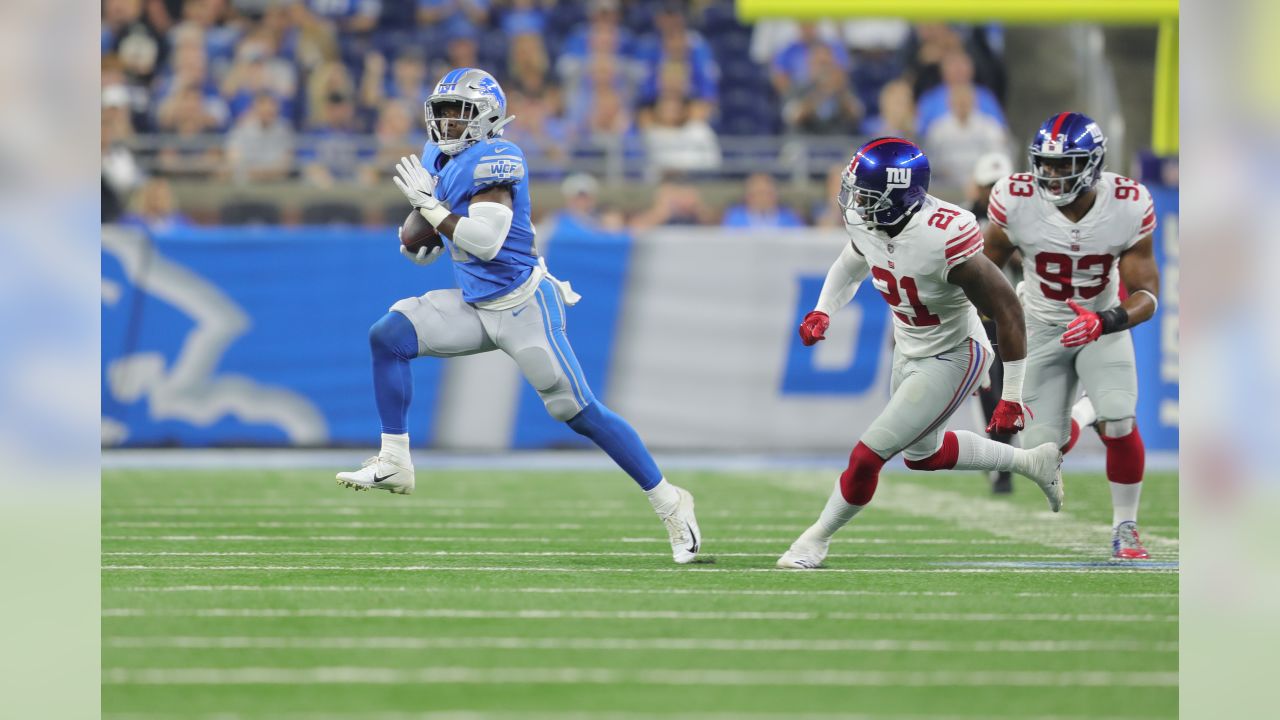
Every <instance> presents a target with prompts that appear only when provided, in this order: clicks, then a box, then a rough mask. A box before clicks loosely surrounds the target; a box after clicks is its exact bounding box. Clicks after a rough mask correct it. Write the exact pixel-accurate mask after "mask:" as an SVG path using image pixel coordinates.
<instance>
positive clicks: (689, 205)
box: [631, 178, 716, 230]
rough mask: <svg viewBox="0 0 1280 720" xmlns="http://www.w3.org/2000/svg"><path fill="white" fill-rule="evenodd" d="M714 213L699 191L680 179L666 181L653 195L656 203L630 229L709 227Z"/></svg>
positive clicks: (641, 213) (632, 220)
mask: <svg viewBox="0 0 1280 720" xmlns="http://www.w3.org/2000/svg"><path fill="white" fill-rule="evenodd" d="M715 221H716V217H715V214H714V213H712V212H711V210H709V209H708V208H707V206H706V205H705V204H704V203H703V201H702V194H701V193H699V192H698V188H697V186H695V185H692V184H690V183H688V182H685V181H683V180H681V179H678V178H667V179H664V180H663V181H662V182H661V183H659V184H658V187H657V189H656V190H655V191H654V193H653V204H652V205H650V206H649V208H648V209H646V210H642V211H641V212H639V213H637V214H636V215H635V216H634V217H632V218H631V229H633V230H648V229H650V228H655V227H660V226H664V225H710V224H713V223H714V222H715Z"/></svg>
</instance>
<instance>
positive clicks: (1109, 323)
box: [1098, 305, 1129, 335]
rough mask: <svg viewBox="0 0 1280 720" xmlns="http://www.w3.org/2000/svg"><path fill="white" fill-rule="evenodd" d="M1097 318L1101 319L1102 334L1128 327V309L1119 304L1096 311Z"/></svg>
mask: <svg viewBox="0 0 1280 720" xmlns="http://www.w3.org/2000/svg"><path fill="white" fill-rule="evenodd" d="M1098 319H1099V320H1101V321H1102V334H1103V335H1106V334H1107V333H1113V332H1119V331H1121V330H1124V329H1125V328H1127V327H1129V311H1128V310H1125V309H1124V308H1123V307H1121V306H1119V305H1117V306H1116V307H1113V308H1111V309H1110V310H1103V311H1102V312H1100V313H1098Z"/></svg>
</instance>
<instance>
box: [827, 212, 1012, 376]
mask: <svg viewBox="0 0 1280 720" xmlns="http://www.w3.org/2000/svg"><path fill="white" fill-rule="evenodd" d="M845 227H846V229H847V230H848V232H849V239H850V240H852V241H853V247H854V249H855V250H857V251H858V252H859V253H860V254H861V255H862V256H863V257H864V258H865V259H866V261H867V264H868V265H870V266H871V283H872V284H873V285H875V288H876V290H879V291H880V294H881V295H883V296H884V299H885V301H887V302H888V303H889V309H890V310H892V311H893V339H894V341H895V342H896V343H897V345H898V350H899V351H900V352H901V353H902V354H903V355H905V356H907V357H909V358H921V357H929V356H932V355H938V354H940V353H944V352H946V351H948V350H950V349H952V348H954V347H955V346H957V345H959V344H960V343H962V342H964V341H965V340H967V339H969V338H973V339H975V340H977V341H978V342H980V343H982V344H983V345H985V346H987V347H988V348H989V347H990V344H989V341H988V340H987V334H986V332H985V331H984V330H983V329H982V321H981V320H979V319H978V312H977V311H976V310H975V309H974V307H973V304H972V303H970V302H969V298H968V297H966V296H965V294H964V290H962V289H961V288H960V286H958V285H952V284H951V283H949V282H947V275H948V274H949V273H950V272H951V269H952V268H954V267H955V266H957V265H959V264H960V263H962V262H964V261H965V260H968V259H969V258H971V257H973V256H974V255H977V254H979V253H981V252H982V233H981V232H980V231H979V230H978V220H977V218H975V217H974V215H973V213H971V212H969V211H968V210H965V209H964V208H961V207H958V206H956V205H952V204H951V203H948V202H944V201H942V200H939V199H938V198H935V197H933V196H932V195H928V196H926V197H925V202H924V204H923V205H922V206H921V207H920V210H919V211H917V212H916V213H915V214H914V215H912V216H911V218H910V219H908V220H907V224H906V227H904V228H903V229H902V232H900V233H898V235H897V236H896V237H893V238H890V237H889V236H888V235H887V234H885V233H884V232H883V231H881V230H869V229H867V227H866V226H865V225H851V224H847V225H846V226H845Z"/></svg>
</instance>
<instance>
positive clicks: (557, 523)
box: [102, 463, 1178, 720]
mask: <svg viewBox="0 0 1280 720" xmlns="http://www.w3.org/2000/svg"><path fill="white" fill-rule="evenodd" d="M424 466H425V463H424V464H423V465H420V466H419V469H418V488H417V492H416V494H414V495H412V496H409V497H401V496H391V495H387V494H384V493H354V492H352V491H350V490H346V489H342V488H339V487H338V486H337V485H335V483H334V481H333V474H332V472H324V471H303V470H289V471H269V472H250V471H243V470H235V471H229V470H227V471H219V470H209V471H193V470H174V471H161V470H146V471H143V470H106V471H104V473H103V478H102V495H103V515H102V528H103V542H102V549H103V559H102V562H103V591H102V607H103V616H104V617H103V621H102V633H103V637H102V647H103V650H102V653H103V696H102V701H103V712H104V716H105V717H108V718H115V719H116V720H124V719H125V718H130V719H132V718H148V719H152V718H169V717H174V718H178V717H183V718H187V717H191V718H206V719H208V720H214V719H215V718H216V719H218V720H234V719H235V718H264V719H265V718H284V719H286V720H303V719H307V720H319V719H321V718H335V719H337V718H346V719H352V720H354V719H355V718H371V719H376V720H392V719H397V720H399V719H402V718H424V719H425V718H441V719H444V718H450V719H456V720H477V719H479V718H490V717H494V718H515V717H538V718H572V719H578V718H606V719H609V720H623V719H628V718H648V717H659V716H660V717H687V718H698V719H705V720H727V719H729V718H748V719H752V718H756V719H760V718H802V719H803V718H813V719H815V720H816V719H817V718H823V719H826V718H951V717H964V718H1014V717H1018V718H1032V717H1034V718H1083V717H1091V718H1092V717H1108V718H1155V717H1162V718H1163V717H1175V716H1176V714H1177V670H1178V655H1177V649H1178V645H1177V643H1178V624H1177V614H1178V597H1177V589H1178V575H1177V561H1178V540H1177V538H1178V506H1177V476H1176V475H1175V474H1172V473H1148V476H1147V481H1146V485H1145V488H1144V491H1143V509H1142V517H1141V520H1142V528H1143V530H1144V540H1145V541H1146V542H1147V545H1148V548H1149V549H1150V550H1151V551H1152V561H1150V562H1147V563H1139V564H1129V565H1124V564H1120V563H1112V562H1111V561H1110V553H1109V545H1110V519H1111V510H1110V497H1109V494H1108V491H1107V484H1106V481H1105V479H1104V478H1103V477H1102V475H1101V474H1081V473H1074V474H1069V475H1068V476H1067V480H1066V483H1067V484H1066V489H1067V501H1066V508H1065V509H1064V512H1063V513H1061V514H1059V515H1053V514H1051V513H1049V512H1048V511H1047V509H1046V507H1045V501H1044V498H1043V496H1042V495H1041V494H1040V492H1039V491H1038V490H1037V489H1036V488H1035V487H1034V486H1033V485H1032V484H1031V483H1030V481H1027V480H1025V479H1020V478H1018V479H1015V482H1016V483H1019V484H1018V485H1017V492H1016V493H1015V494H1014V496H1013V497H1012V498H996V497H992V496H991V495H990V494H988V492H987V491H986V483H985V480H984V479H983V478H982V477H980V476H979V475H978V474H976V473H967V474H952V475H945V474H923V473H910V474H906V473H893V474H887V475H886V476H885V477H884V478H882V480H881V483H880V489H879V492H878V493H877V495H876V498H875V501H874V502H873V504H872V505H871V507H870V508H868V510H866V511H864V512H863V513H862V514H861V515H860V516H859V517H858V518H857V519H855V520H854V522H853V523H852V524H851V525H850V526H849V527H847V528H846V529H845V530H843V531H842V532H841V534H840V535H839V536H837V540H836V541H835V542H833V543H832V548H831V556H830V557H829V558H828V560H827V567H826V568H825V569H822V570H817V571H808V572H796V571H782V570H774V569H773V563H774V560H776V558H777V556H778V555H779V554H780V553H781V552H782V551H783V550H785V549H786V548H787V546H788V545H789V544H790V542H791V540H792V539H794V537H795V536H796V535H797V534H799V532H800V531H801V530H803V529H804V528H805V527H807V526H808V524H809V523H810V522H812V520H813V519H814V518H815V516H816V514H817V512H818V510H819V509H820V508H821V506H822V503H823V502H824V500H825V498H826V496H827V493H828V492H829V491H830V488H831V484H832V481H833V479H834V477H833V475H832V474H831V473H829V472H814V471H804V472H683V473H672V474H671V475H669V477H670V478H671V480H672V481H674V482H676V483H677V484H679V485H682V486H684V487H686V488H688V489H689V490H690V491H692V492H693V493H694V495H695V497H696V499H697V509H698V517H699V521H700V523H701V526H702V530H703V541H704V542H703V547H704V550H703V556H704V557H705V558H706V561H705V562H703V563H700V564H697V565H692V566H684V567H681V566H676V565H673V564H672V563H671V558H670V552H669V547H668V545H667V541H666V537H665V533H664V531H663V528H662V525H661V523H659V522H658V520H657V519H656V518H655V517H654V515H653V513H652V511H651V510H650V508H649V506H648V503H647V502H645V500H644V498H643V496H641V495H640V493H639V492H638V491H637V490H636V488H635V487H634V485H633V484H632V483H631V481H630V480H628V479H627V478H626V477H625V476H623V475H621V473H618V472H591V471H580V470H579V471H563V472H544V471H539V472H511V471H448V472H431V471H429V470H428V469H427V468H426V467H424Z"/></svg>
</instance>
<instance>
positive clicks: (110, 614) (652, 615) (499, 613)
mask: <svg viewBox="0 0 1280 720" xmlns="http://www.w3.org/2000/svg"><path fill="white" fill-rule="evenodd" d="M102 616H103V617H107V618H148V617H198V618H307V617H310V618H361V619H364V618H398V619H418V620H427V619H483V620H708V621H710V620H763V621H778V620H782V621H800V620H821V619H826V620H861V621H882V622H1038V623H1044V622H1079V623H1134V622H1155V623H1176V622H1177V621H1178V616H1177V615H1176V614H1172V615H1171V614H1155V613H1146V614H1127V615H1125V614H1119V613H1106V614H1069V613H939V612H919V613H911V612H905V613H876V612H867V613H852V612H717V611H706V612H698V611H686V610H534V609H525V610H476V609H473V608H419V609H404V608H364V609H357V608H197V609H194V610H182V609H172V608H165V609H144V608H103V610H102Z"/></svg>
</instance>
